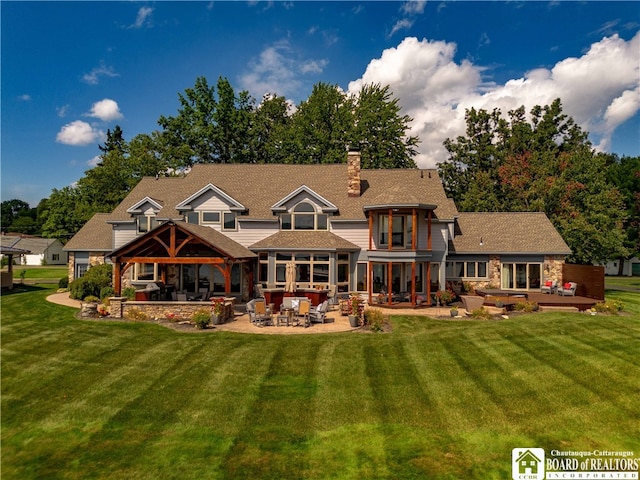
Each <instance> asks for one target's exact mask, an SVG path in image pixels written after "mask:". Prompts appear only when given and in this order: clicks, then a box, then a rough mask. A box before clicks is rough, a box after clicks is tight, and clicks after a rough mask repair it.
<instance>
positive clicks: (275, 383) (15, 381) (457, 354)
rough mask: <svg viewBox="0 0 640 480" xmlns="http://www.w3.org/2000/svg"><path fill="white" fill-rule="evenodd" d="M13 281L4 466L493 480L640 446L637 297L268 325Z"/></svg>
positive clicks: (5, 325)
mask: <svg viewBox="0 0 640 480" xmlns="http://www.w3.org/2000/svg"><path fill="white" fill-rule="evenodd" d="M23 289H24V290H25V291H24V292H16V293H12V294H10V295H6V296H3V297H2V327H1V334H2V337H1V341H2V385H1V388H2V419H1V422H2V424H1V426H2V431H1V440H2V450H1V455H2V465H1V467H2V478H3V479H20V480H24V479H30V478H61V479H62V478H64V479H84V478H112V479H121V478H136V479H160V478H161V479H173V478H175V479H207V478H220V479H223V478H224V479H228V478H238V479H248V478H274V479H276V478H277V479H284V478H291V479H300V478H310V479H314V478H318V479H325V478H336V479H350V478H352V479H361V478H375V479H380V478H389V479H407V478H428V479H508V478H511V450H512V449H513V448H515V447H542V448H546V449H553V448H557V449H561V450H568V449H570V450H592V449H599V450H632V451H634V452H636V457H637V456H638V455H637V454H638V452H640V437H639V436H638V428H639V425H640V402H638V388H639V383H638V382H639V380H638V379H639V378H640V355H638V352H639V351H640V312H638V310H637V309H638V308H640V307H638V304H637V303H635V304H633V306H632V310H633V311H635V313H634V314H627V315H624V316H602V315H597V316H590V315H585V314H569V313H548V314H535V315H529V316H521V317H517V318H515V317H514V318H513V319H510V320H502V321H492V322H479V321H478V322H473V321H444V320H440V321H439V320H430V319H425V318H420V317H394V318H393V319H392V323H393V327H394V328H393V332H392V333H389V334H363V333H344V334H330V335H297V336H275V335H274V336H269V335H241V334H231V333H222V332H205V333H192V334H186V333H177V332H174V331H171V330H168V329H165V328H163V327H159V326H156V325H149V324H142V323H126V322H103V321H82V320H77V319H75V318H74V316H73V313H74V310H72V309H70V308H66V307H62V306H58V305H53V304H49V303H48V302H45V300H44V298H45V296H46V295H47V294H48V293H50V292H51V291H53V286H48V287H46V288H45V287H30V286H29V287H23ZM616 295H621V297H618V298H621V299H622V300H623V301H627V300H626V299H627V298H631V300H633V298H635V297H638V295H637V294H629V293H628V292H616ZM632 295H635V297H633V296H632ZM628 296H630V297H628Z"/></svg>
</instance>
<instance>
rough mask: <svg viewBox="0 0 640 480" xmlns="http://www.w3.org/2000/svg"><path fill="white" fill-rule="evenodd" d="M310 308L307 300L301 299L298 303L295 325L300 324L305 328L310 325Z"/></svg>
mask: <svg viewBox="0 0 640 480" xmlns="http://www.w3.org/2000/svg"><path fill="white" fill-rule="evenodd" d="M310 310H311V306H310V305H309V302H308V301H305V300H301V301H300V304H299V305H298V312H297V324H296V325H297V326H301V325H302V326H304V327H305V328H306V327H309V326H311V320H310V318H309V313H310ZM301 322H302V323H301Z"/></svg>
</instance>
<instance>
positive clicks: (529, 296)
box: [371, 290, 601, 311]
mask: <svg viewBox="0 0 640 480" xmlns="http://www.w3.org/2000/svg"><path fill="white" fill-rule="evenodd" d="M476 294H477V295H480V296H482V297H485V301H484V304H485V305H487V306H494V305H495V302H496V300H497V297H499V298H500V299H501V300H502V301H503V303H504V304H505V305H514V304H515V303H516V302H518V301H521V300H522V298H523V297H525V298H526V300H528V301H530V302H536V303H537V304H538V305H540V306H541V307H563V308H564V307H573V308H577V309H578V310H580V311H584V310H588V309H590V308H591V307H593V306H594V305H595V304H596V303H598V302H600V301H601V300H598V299H595V298H588V297H579V296H574V297H563V296H560V295H556V294H553V295H550V294H546V293H540V292H520V291H505V290H477V291H476ZM371 306H372V307H376V308H378V307H380V308H383V309H390V310H394V309H406V308H415V309H416V310H420V309H422V308H426V307H428V306H429V305H427V304H423V305H422V306H419V307H414V306H413V305H411V302H396V303H393V304H392V305H389V304H387V303H376V304H372V305H371Z"/></svg>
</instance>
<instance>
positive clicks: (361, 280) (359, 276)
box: [356, 263, 368, 292]
mask: <svg viewBox="0 0 640 480" xmlns="http://www.w3.org/2000/svg"><path fill="white" fill-rule="evenodd" d="M367 290H368V288H367V264H366V263H358V265H356V291H358V292H366V291H367Z"/></svg>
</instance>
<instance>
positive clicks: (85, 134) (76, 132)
mask: <svg viewBox="0 0 640 480" xmlns="http://www.w3.org/2000/svg"><path fill="white" fill-rule="evenodd" d="M102 137H104V132H102V131H101V130H97V129H95V128H94V127H92V126H91V125H89V124H88V123H86V122H83V121H81V120H76V121H75V122H71V123H68V124H66V125H65V126H63V127H62V129H61V130H60V131H59V132H58V134H57V135H56V142H58V143H63V144H65V145H73V146H84V145H89V144H90V143H94V142H97V141H98V140H100V139H101V138H102Z"/></svg>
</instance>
